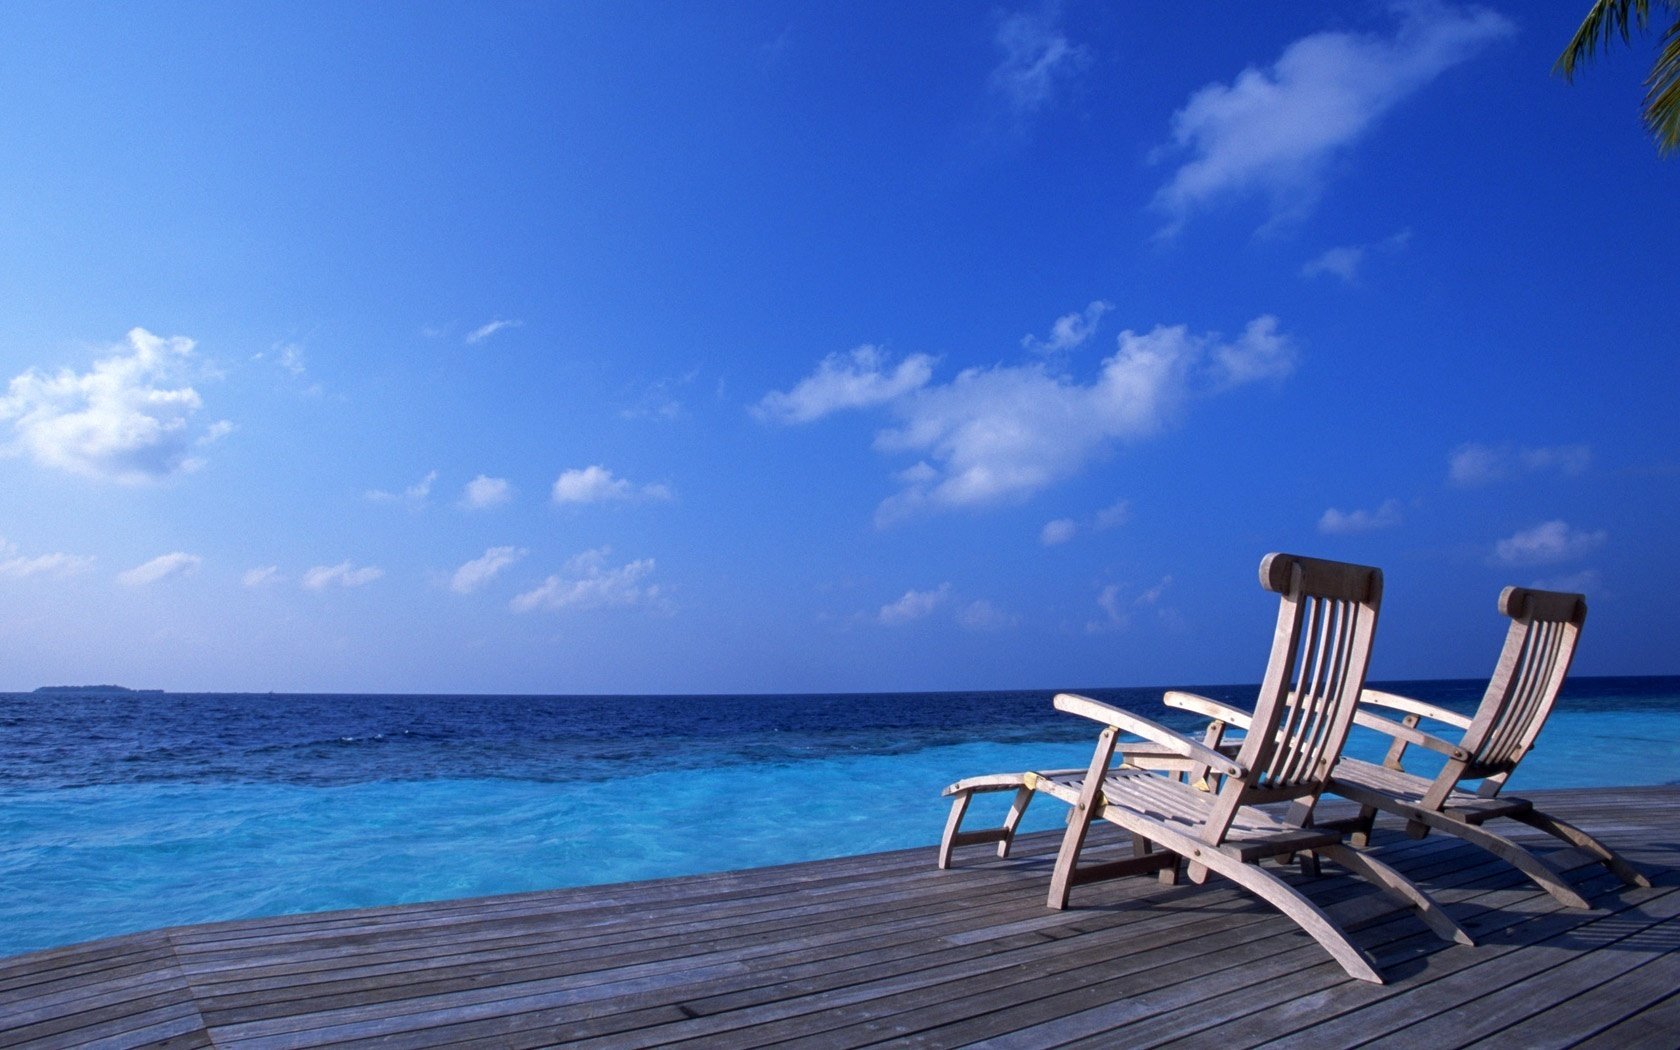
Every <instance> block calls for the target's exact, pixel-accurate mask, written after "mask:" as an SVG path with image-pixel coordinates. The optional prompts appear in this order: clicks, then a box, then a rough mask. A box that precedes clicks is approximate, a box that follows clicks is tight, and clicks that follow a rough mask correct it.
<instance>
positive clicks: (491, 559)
mask: <svg viewBox="0 0 1680 1050" xmlns="http://www.w3.org/2000/svg"><path fill="white" fill-rule="evenodd" d="M528 553H529V552H528V551H526V550H525V549H524V548H523V547H491V548H490V549H489V550H487V551H485V552H484V554H483V555H482V556H481V557H477V558H474V559H473V560H472V561H469V562H467V563H466V564H465V565H462V566H461V567H460V568H459V569H456V570H455V575H453V576H451V577H450V578H449V589H450V590H452V591H454V592H455V593H456V594H471V593H472V592H473V591H476V590H478V589H479V588H480V587H482V586H484V585H485V584H487V583H489V582H490V581H491V580H493V579H495V578H496V574H497V573H500V572H501V571H502V570H503V569H505V568H507V567H508V566H509V565H512V564H513V563H514V562H516V561H518V560H519V559H520V558H523V557H525V555H526V554H528Z"/></svg>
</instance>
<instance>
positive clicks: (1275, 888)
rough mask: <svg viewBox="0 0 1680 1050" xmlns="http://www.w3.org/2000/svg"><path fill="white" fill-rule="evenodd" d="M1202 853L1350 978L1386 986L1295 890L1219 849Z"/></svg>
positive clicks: (1366, 959) (1208, 865) (1209, 864)
mask: <svg viewBox="0 0 1680 1050" xmlns="http://www.w3.org/2000/svg"><path fill="white" fill-rule="evenodd" d="M1199 852H1200V853H1201V856H1200V857H1199V858H1197V859H1198V860H1199V861H1200V862H1201V864H1202V865H1203V866H1205V867H1206V868H1209V869H1212V870H1213V871H1215V872H1217V873H1218V874H1220V875H1223V876H1225V877H1226V878H1228V879H1230V880H1231V881H1232V882H1235V883H1237V884H1238V885H1239V886H1242V887H1243V888H1244V889H1246V890H1248V891H1249V892H1251V893H1253V894H1254V895H1255V896H1257V897H1259V898H1261V899H1262V900H1264V901H1265V902H1266V903H1268V904H1270V905H1271V906H1272V907H1274V908H1276V909H1277V910H1278V911H1280V912H1282V913H1283V914H1284V915H1286V916H1288V917H1289V918H1290V919H1292V920H1294V922H1295V924H1296V925H1297V926H1299V927H1301V929H1303V930H1305V931H1306V932H1307V933H1308V934H1309V935H1310V936H1311V937H1312V939H1313V940H1315V941H1317V942H1318V943H1319V944H1320V945H1321V946H1322V947H1323V948H1324V950H1325V951H1327V952H1329V953H1330V955H1331V957H1332V958H1334V959H1335V960H1336V961H1337V962H1339V963H1341V964H1342V969H1344V970H1346V971H1347V973H1348V976H1349V977H1354V978H1357V979H1359V980H1361V981H1370V982H1372V983H1373V984H1382V983H1383V979H1382V975H1381V974H1379V973H1378V972H1377V968H1376V966H1375V965H1374V964H1373V960H1372V959H1371V957H1370V956H1369V955H1368V954H1366V953H1365V951H1364V950H1362V949H1361V948H1359V947H1358V946H1357V945H1355V944H1354V943H1353V942H1352V941H1350V940H1348V939H1347V935H1346V934H1345V933H1343V932H1342V931H1341V929H1340V928H1339V927H1338V926H1337V925H1336V924H1335V923H1334V922H1332V921H1330V917H1329V916H1328V915H1326V914H1324V912H1323V911H1322V910H1321V909H1320V908H1319V906H1318V905H1316V904H1314V903H1313V902H1312V901H1310V900H1308V899H1307V898H1306V897H1305V896H1303V895H1302V894H1301V892H1300V891H1299V890H1297V889H1295V887H1293V886H1291V885H1289V884H1288V883H1287V882H1284V881H1283V880H1282V879H1280V878H1278V877H1277V876H1276V875H1273V874H1272V873H1271V872H1269V871H1267V870H1266V869H1264V868H1262V867H1260V866H1259V865H1258V864H1244V863H1243V862H1242V861H1240V860H1235V859H1233V858H1231V857H1227V856H1226V855H1225V854H1223V853H1221V852H1219V851H1218V850H1216V849H1203V850H1200V851H1199Z"/></svg>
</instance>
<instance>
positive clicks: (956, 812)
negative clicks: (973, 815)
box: [939, 791, 974, 868]
mask: <svg viewBox="0 0 1680 1050" xmlns="http://www.w3.org/2000/svg"><path fill="white" fill-rule="evenodd" d="M973 797H974V793H973V792H970V791H961V792H958V793H957V797H956V798H954V799H952V800H951V816H950V817H949V818H948V819H947V820H946V821H945V835H944V837H943V838H941V839H940V840H939V866H940V867H941V868H949V867H950V866H951V849H952V848H953V847H954V846H956V844H957V832H958V831H960V830H962V819H963V814H964V813H966V812H967V811H968V802H969V799H971V798H973Z"/></svg>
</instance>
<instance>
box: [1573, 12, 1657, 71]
mask: <svg viewBox="0 0 1680 1050" xmlns="http://www.w3.org/2000/svg"><path fill="white" fill-rule="evenodd" d="M1650 15H1651V0H1595V3H1594V4H1593V5H1592V10H1590V11H1588V12H1587V17H1586V18H1584V19H1582V21H1581V27H1580V28H1579V29H1577V30H1575V36H1574V37H1573V38H1572V39H1571V40H1570V41H1569V46H1568V47H1566V48H1564V49H1563V54H1561V55H1559V56H1558V60H1557V61H1556V62H1555V63H1553V65H1552V72H1554V73H1557V74H1559V75H1561V76H1562V77H1563V79H1565V80H1572V79H1574V76H1575V67H1576V66H1579V65H1584V64H1585V63H1586V61H1587V60H1588V59H1590V58H1592V57H1593V55H1595V54H1597V53H1598V52H1599V50H1600V49H1601V48H1604V47H1608V46H1609V44H1610V39H1611V37H1612V36H1620V37H1621V38H1622V43H1624V44H1625V43H1627V41H1628V32H1629V31H1628V23H1629V22H1630V21H1631V22H1632V23H1633V24H1634V26H1635V27H1637V28H1641V29H1643V28H1644V27H1645V21H1646V19H1647V18H1649V17H1650Z"/></svg>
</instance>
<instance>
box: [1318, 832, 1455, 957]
mask: <svg viewBox="0 0 1680 1050" xmlns="http://www.w3.org/2000/svg"><path fill="white" fill-rule="evenodd" d="M1316 852H1318V853H1321V854H1323V855H1324V856H1326V857H1329V858H1330V859H1331V860H1333V861H1335V862H1336V863H1337V864H1340V865H1341V866H1342V867H1344V868H1347V869H1348V870H1349V871H1351V872H1353V873H1354V874H1355V875H1358V876H1360V877H1362V878H1363V879H1365V881H1366V882H1369V883H1371V884H1372V885H1374V886H1376V887H1378V888H1379V889H1381V890H1382V891H1383V892H1384V893H1386V894H1388V895H1389V896H1390V897H1392V898H1394V899H1395V900H1397V901H1399V902H1400V903H1402V904H1405V905H1407V906H1409V907H1412V908H1415V909H1416V910H1417V913H1418V917H1419V918H1421V919H1422V920H1423V921H1424V922H1425V923H1427V924H1428V925H1429V928H1430V929H1432V930H1434V931H1435V933H1436V934H1437V935H1439V936H1440V938H1441V939H1442V940H1444V941H1455V942H1457V943H1458V944H1466V945H1471V946H1474V945H1475V943H1476V942H1475V941H1473V940H1471V938H1470V935H1469V934H1468V933H1466V932H1464V927H1462V926H1460V925H1459V924H1458V923H1456V922H1454V921H1453V920H1452V918H1451V916H1449V915H1448V914H1447V913H1446V912H1445V911H1443V910H1442V909H1441V906H1440V905H1439V904H1437V903H1436V901H1435V898H1433V897H1431V896H1430V895H1429V894H1427V893H1425V892H1423V891H1422V890H1421V889H1419V888H1418V887H1417V885H1416V884H1415V883H1413V882H1412V880H1410V879H1408V878H1406V876H1404V875H1402V874H1400V873H1399V872H1398V871H1395V870H1394V869H1393V868H1391V867H1389V866H1388V865H1387V864H1384V863H1383V862H1382V861H1380V860H1377V859H1376V858H1375V857H1373V856H1371V855H1370V854H1368V853H1361V852H1359V851H1358V850H1356V849H1350V848H1349V847H1347V846H1343V845H1339V844H1338V845H1334V846H1320V847H1318V849H1317V850H1316Z"/></svg>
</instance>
